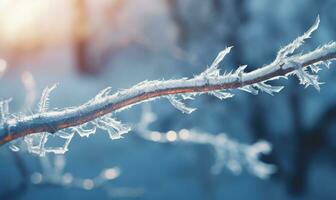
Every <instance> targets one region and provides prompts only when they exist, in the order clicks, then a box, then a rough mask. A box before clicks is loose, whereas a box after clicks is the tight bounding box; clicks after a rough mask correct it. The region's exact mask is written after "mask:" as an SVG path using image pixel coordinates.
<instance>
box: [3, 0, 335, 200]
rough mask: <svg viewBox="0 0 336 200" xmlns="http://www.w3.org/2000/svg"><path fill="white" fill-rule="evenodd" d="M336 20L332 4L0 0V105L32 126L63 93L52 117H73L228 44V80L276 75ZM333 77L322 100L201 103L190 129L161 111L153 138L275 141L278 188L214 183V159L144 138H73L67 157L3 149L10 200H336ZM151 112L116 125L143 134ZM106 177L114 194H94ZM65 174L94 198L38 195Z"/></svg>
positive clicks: (188, 72) (294, 94)
mask: <svg viewBox="0 0 336 200" xmlns="http://www.w3.org/2000/svg"><path fill="white" fill-rule="evenodd" d="M335 8H336V1H333V0H321V1H314V0H297V1H291V0H279V1H267V0H250V1H248V0H57V1H56V0H0V27H1V28H0V57H1V58H3V59H4V60H6V61H7V63H8V69H7V71H6V73H5V74H4V75H3V76H2V77H1V78H0V84H1V87H0V97H1V98H8V97H12V98H13V100H12V102H11V104H10V105H11V107H10V109H11V111H13V112H24V113H30V112H32V111H34V110H35V109H36V108H35V103H36V102H37V100H38V98H39V95H40V94H41V92H42V90H43V88H44V87H46V86H48V85H52V84H54V83H59V86H58V88H57V90H55V92H54V93H53V94H52V95H51V100H50V107H52V108H53V107H56V108H62V107H65V106H74V105H78V104H81V103H84V102H86V101H87V100H88V99H90V98H91V97H93V96H94V95H95V94H96V93H97V92H98V91H99V90H101V89H103V88H105V87H107V86H112V88H113V90H114V91H117V90H118V89H122V88H129V87H131V86H132V85H134V84H136V83H138V82H140V81H143V80H146V79H148V80H152V79H163V78H164V79H169V78H181V77H190V76H192V75H194V74H198V73H200V72H202V71H203V70H204V69H205V68H206V66H207V65H208V64H210V63H211V61H212V60H213V59H214V57H215V56H216V55H217V53H218V52H219V51H220V50H222V49H223V48H224V47H226V46H231V45H232V46H234V48H233V49H232V53H230V55H229V56H228V57H227V59H226V60H225V62H224V64H223V66H222V67H223V69H227V70H231V69H236V68H237V67H238V66H240V65H244V64H247V65H248V68H247V69H248V70H252V69H255V68H258V67H261V66H263V65H265V64H268V63H270V62H271V61H272V60H273V59H274V57H275V56H276V53H277V51H278V50H279V48H280V47H281V46H284V45H285V44H287V43H288V42H290V41H291V40H293V39H295V38H296V37H297V36H299V35H300V34H302V33H303V32H304V31H306V30H307V28H308V27H309V26H310V25H311V24H312V23H313V21H314V19H315V18H316V16H317V15H320V18H321V25H320V27H319V29H318V30H317V32H316V33H314V34H313V37H312V39H310V40H309V41H308V42H307V43H306V44H305V46H304V49H313V48H315V47H317V46H319V45H320V44H324V43H327V42H329V41H331V40H336V29H335V23H334V22H335V21H336V12H335V11H334V10H335ZM334 66H335V64H334V63H333V64H332V66H331V68H330V70H323V71H322V72H321V81H322V82H324V83H325V84H324V85H322V87H321V91H320V92H317V91H316V90H314V88H310V87H309V88H307V89H304V87H303V86H301V85H299V84H298V80H297V79H294V78H293V79H289V80H285V81H281V82H283V84H284V85H285V86H286V87H285V89H284V90H283V91H282V92H281V93H280V94H277V95H275V96H270V95H267V94H264V93H262V94H260V95H257V96H254V95H251V94H246V93H242V92H236V96H235V97H234V98H231V99H228V100H225V101H219V100H217V99H216V98H215V97H212V96H202V97H200V98H197V99H196V100H195V101H193V102H192V104H193V105H194V106H195V107H197V108H198V110H197V111H196V112H195V113H193V114H192V115H188V116H187V115H184V114H182V113H180V112H179V111H177V110H176V109H174V108H173V107H171V106H170V105H168V103H167V102H166V101H163V100H162V101H161V100H159V101H157V102H154V103H152V110H153V112H154V113H156V115H157V119H156V121H155V122H154V123H153V124H152V125H151V129H152V130H157V131H163V132H166V131H169V130H175V131H178V130H181V129H188V130H189V129H197V130H201V131H204V132H207V133H211V134H214V135H215V134H218V133H223V132H224V133H227V135H228V136H230V138H234V139H235V140H237V141H239V142H243V143H248V144H252V143H254V142H256V141H258V140H266V141H268V142H270V143H271V144H272V146H273V149H272V152H271V153H270V154H269V155H265V156H264V157H262V160H263V161H264V162H266V163H272V164H274V165H276V167H277V171H276V173H274V174H273V175H272V176H271V177H270V178H269V179H266V180H263V179H259V178H257V177H255V176H253V175H251V174H249V173H246V172H243V173H242V174H240V175H238V176H237V175H235V174H234V173H232V172H231V171H229V170H227V169H223V170H222V171H221V173H220V174H218V175H213V174H211V173H210V168H211V166H212V165H213V162H214V160H215V154H214V152H213V149H211V148H210V147H209V146H206V145H193V144H174V143H166V144H160V143H155V142H151V141H146V140H144V139H143V138H141V137H139V135H138V134H137V131H136V130H135V131H132V132H131V133H129V134H127V135H125V136H124V138H123V139H120V140H113V141H111V140H109V138H108V136H107V135H106V134H105V133H101V134H100V133H98V134H96V135H94V136H91V137H89V138H79V137H76V138H75V139H73V141H72V143H71V144H70V147H69V148H70V150H69V151H68V152H67V153H66V154H65V155H64V156H55V155H48V156H47V157H46V158H40V157H38V156H34V155H31V154H29V153H27V152H21V151H19V152H13V151H11V150H10V149H9V148H7V146H3V147H1V150H0V159H1V162H0V169H1V170H0V199H35V200H37V199H47V198H48V199H49V200H52V199H73V198H75V199H77V198H78V199H93V198H95V199H108V198H111V199H225V198H226V199H335V198H336V191H335V185H336V170H335V169H336V154H335V152H336V136H335V131H336V124H335V123H334V122H336V103H335V102H336V101H335V99H336V87H335V86H334V85H335V84H336V78H335V77H336V76H335V75H336V70H335V69H334ZM141 112H142V107H141V106H137V107H134V108H132V109H130V110H126V111H124V112H122V113H118V114H117V115H118V117H119V118H121V119H122V120H123V121H124V122H127V123H129V124H137V123H138V122H139V120H140V118H141ZM51 164H52V165H55V166H56V167H55V169H53V170H54V171H53V172H50V171H48V170H50V168H51V167H50V166H49V165H51ZM104 169H110V170H108V171H106V170H105V171H103V172H106V173H105V176H104V177H105V179H104V180H108V182H107V183H106V184H107V185H108V187H106V186H105V185H104V187H98V188H95V187H93V186H92V184H93V182H92V181H95V179H94V178H93V179H92V177H95V176H97V174H99V173H101V171H102V170H104ZM55 170H56V172H55ZM57 170H64V171H66V172H69V174H67V175H68V176H67V177H68V178H69V177H81V179H83V180H81V181H82V182H83V186H78V187H77V186H76V187H66V186H62V185H59V184H38V183H39V181H41V178H42V177H43V175H45V174H48V173H56V174H57V173H61V172H59V171H57ZM41 171H43V173H42V172H41ZM37 172H39V173H37ZM44 173H45V174H44ZM70 173H71V174H70ZM88 177H89V178H90V179H89V178H88ZM99 181H101V180H100V179H99ZM51 182H52V181H51ZM104 184H105V183H104ZM83 188H84V190H83Z"/></svg>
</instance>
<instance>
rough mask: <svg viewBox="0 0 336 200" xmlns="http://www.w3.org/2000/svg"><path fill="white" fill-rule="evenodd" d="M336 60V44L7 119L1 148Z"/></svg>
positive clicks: (0, 129) (0, 136)
mask: <svg viewBox="0 0 336 200" xmlns="http://www.w3.org/2000/svg"><path fill="white" fill-rule="evenodd" d="M333 59H336V43H331V44H327V45H324V46H322V47H320V48H317V49H315V50H313V51H311V52H308V53H306V54H296V55H293V56H290V57H286V58H283V59H282V60H281V62H273V63H271V64H269V65H266V66H264V67H261V68H258V69H256V70H254V71H251V72H247V73H242V74H240V75H237V74H229V75H227V76H218V77H212V76H209V77H206V78H204V76H195V77H194V78H190V79H186V78H182V79H176V80H167V81H155V82H148V83H147V84H139V85H136V86H134V87H132V88H130V89H128V90H123V91H120V92H117V93H115V94H113V95H108V96H106V97H104V98H100V99H99V100H97V101H89V102H88V103H85V104H83V105H80V106H78V107H74V108H65V109H63V110H57V111H48V112H42V113H37V114H32V115H29V116H23V117H18V118H12V119H5V120H4V122H3V123H2V124H0V145H3V144H5V143H7V142H10V141H12V140H14V139H16V138H20V137H24V136H26V135H29V134H32V133H41V132H49V133H55V132H57V131H58V130H61V129H65V128H68V127H74V126H78V125H81V124H84V123H86V122H89V121H92V120H94V119H96V118H99V117H101V116H103V115H106V114H108V113H111V112H114V111H120V110H122V109H125V108H128V107H129V106H133V105H136V104H139V103H142V102H145V101H151V100H154V99H156V98H158V97H166V96H167V95H176V94H186V93H204V92H209V91H218V90H224V89H236V88H241V87H243V86H247V85H252V84H255V83H262V82H264V81H267V80H273V79H276V78H279V77H282V76H285V75H288V74H289V73H291V72H293V71H295V70H298V69H300V68H305V67H307V66H309V65H312V64H315V63H316V64H318V63H320V62H327V61H329V60H333Z"/></svg>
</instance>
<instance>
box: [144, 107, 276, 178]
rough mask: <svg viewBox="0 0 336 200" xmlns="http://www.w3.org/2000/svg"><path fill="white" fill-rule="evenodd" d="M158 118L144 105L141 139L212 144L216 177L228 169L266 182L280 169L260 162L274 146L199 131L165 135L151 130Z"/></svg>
mask: <svg viewBox="0 0 336 200" xmlns="http://www.w3.org/2000/svg"><path fill="white" fill-rule="evenodd" d="M155 119H156V115H155V114H154V113H153V112H152V111H151V109H150V107H149V106H148V105H146V106H144V111H143V114H142V117H141V121H140V123H139V126H138V127H137V131H138V133H139V135H140V137H141V138H143V139H145V140H149V141H153V142H158V143H183V144H199V145H210V146H212V147H213V149H214V152H215V163H214V164H213V166H212V168H211V172H212V173H213V174H219V173H220V172H221V171H222V169H223V168H224V167H226V168H227V169H229V170H230V171H232V172H233V173H234V174H240V173H241V172H242V171H243V169H244V168H245V169H247V170H248V171H249V172H250V173H251V174H253V175H255V176H257V177H259V178H262V179H265V178H268V177H269V176H270V175H271V174H273V173H274V172H275V171H276V167H275V166H274V165H271V164H266V163H264V162H262V161H260V156H261V155H262V154H268V153H270V151H271V150H272V147H271V144H270V143H268V142H266V141H259V142H257V143H255V144H252V145H247V144H242V143H239V142H237V141H235V140H233V139H230V138H229V137H227V135H226V134H223V133H222V134H219V135H212V134H209V133H202V132H199V131H196V130H187V129H182V130H180V131H179V132H175V131H172V130H171V131H168V132H165V133H162V132H158V131H151V130H149V128H148V126H149V125H150V123H152V122H154V121H155Z"/></svg>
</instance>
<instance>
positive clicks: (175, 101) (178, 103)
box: [167, 95, 196, 114]
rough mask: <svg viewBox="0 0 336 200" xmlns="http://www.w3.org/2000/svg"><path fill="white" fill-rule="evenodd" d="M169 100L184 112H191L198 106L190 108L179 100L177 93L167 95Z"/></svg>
mask: <svg viewBox="0 0 336 200" xmlns="http://www.w3.org/2000/svg"><path fill="white" fill-rule="evenodd" d="M167 98H168V100H169V102H170V103H171V104H172V105H173V106H174V107H175V108H176V109H178V110H180V111H181V112H183V113H187V114H191V113H192V112H194V111H195V110H196V108H189V107H187V106H186V105H185V104H184V103H183V102H182V101H181V100H178V99H177V98H176V97H175V95H169V96H167Z"/></svg>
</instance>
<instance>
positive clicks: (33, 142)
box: [24, 85, 131, 156]
mask: <svg viewBox="0 0 336 200" xmlns="http://www.w3.org/2000/svg"><path fill="white" fill-rule="evenodd" d="M55 88H56V85H53V86H52V87H47V88H45V89H44V91H43V93H42V97H41V100H40V102H39V105H38V112H39V113H43V112H46V111H47V109H48V104H49V95H50V93H51V92H52V91H53V90H54V89H55ZM110 90H111V89H110V88H106V89H104V90H102V91H101V92H99V93H98V95H97V96H96V97H95V98H94V99H92V100H91V101H99V100H100V99H101V98H104V97H106V95H108V94H109V92H110ZM91 101H89V102H88V103H90V102H91ZM97 129H102V130H104V131H106V132H107V133H108V134H109V137H110V138H111V139H119V138H122V135H123V134H125V133H127V132H129V131H130V130H131V129H130V127H128V126H125V125H123V124H122V123H121V122H119V121H117V120H115V119H114V118H113V116H112V114H111V113H110V114H107V115H104V116H102V117H100V118H97V119H95V120H92V121H90V122H87V123H84V124H81V125H80V126H76V127H71V128H66V129H63V130H59V131H57V132H56V133H53V134H51V133H48V132H43V133H36V134H31V135H27V136H25V137H24V141H25V143H26V146H27V149H28V151H29V152H30V153H34V154H38V155H40V156H45V155H46V154H47V153H54V154H64V153H65V152H66V151H68V146H69V144H70V142H71V140H72V138H73V137H74V135H75V133H78V135H79V136H80V137H89V136H90V135H91V134H94V133H96V131H97ZM54 137H58V138H60V139H62V141H63V142H62V145H59V146H54V145H48V144H47V143H48V140H49V139H50V138H54Z"/></svg>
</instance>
